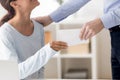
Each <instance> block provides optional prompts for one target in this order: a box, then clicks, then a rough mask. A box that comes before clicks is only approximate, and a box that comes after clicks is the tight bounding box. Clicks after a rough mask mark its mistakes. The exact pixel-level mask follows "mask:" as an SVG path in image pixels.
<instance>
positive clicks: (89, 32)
mask: <svg viewBox="0 0 120 80" xmlns="http://www.w3.org/2000/svg"><path fill="white" fill-rule="evenodd" d="M103 28H104V25H103V23H102V21H101V19H99V18H98V19H95V20H93V21H90V22H88V23H86V24H85V25H83V27H82V29H81V32H80V38H81V39H82V40H84V39H85V40H87V39H88V38H91V37H93V36H94V35H96V34H97V33H99V32H100V31H101V30H102V29H103Z"/></svg>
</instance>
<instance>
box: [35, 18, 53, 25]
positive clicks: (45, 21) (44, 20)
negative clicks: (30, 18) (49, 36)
mask: <svg viewBox="0 0 120 80" xmlns="http://www.w3.org/2000/svg"><path fill="white" fill-rule="evenodd" d="M34 19H35V20H36V21H37V22H39V23H41V24H42V25H43V26H47V25H49V24H51V23H52V22H53V21H52V19H51V17H50V16H43V17H36V18H34Z"/></svg>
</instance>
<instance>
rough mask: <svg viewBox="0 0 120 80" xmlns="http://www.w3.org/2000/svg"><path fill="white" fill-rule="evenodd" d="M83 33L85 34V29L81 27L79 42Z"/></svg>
mask: <svg viewBox="0 0 120 80" xmlns="http://www.w3.org/2000/svg"><path fill="white" fill-rule="evenodd" d="M84 32H85V28H84V27H83V28H82V29H81V30H80V39H81V40H83V36H84Z"/></svg>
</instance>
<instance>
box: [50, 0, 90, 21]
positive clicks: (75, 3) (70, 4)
mask: <svg viewBox="0 0 120 80" xmlns="http://www.w3.org/2000/svg"><path fill="white" fill-rule="evenodd" d="M89 1H90V0H68V1H67V2H66V3H63V4H62V6H60V7H59V8H58V9H57V10H55V11H54V12H52V13H51V14H50V17H51V19H52V20H53V21H54V22H59V21H61V20H63V19H65V18H66V17H68V16H69V15H71V14H73V13H75V12H76V11H78V10H79V9H80V8H81V7H83V6H84V5H85V4H86V3H87V2H89Z"/></svg>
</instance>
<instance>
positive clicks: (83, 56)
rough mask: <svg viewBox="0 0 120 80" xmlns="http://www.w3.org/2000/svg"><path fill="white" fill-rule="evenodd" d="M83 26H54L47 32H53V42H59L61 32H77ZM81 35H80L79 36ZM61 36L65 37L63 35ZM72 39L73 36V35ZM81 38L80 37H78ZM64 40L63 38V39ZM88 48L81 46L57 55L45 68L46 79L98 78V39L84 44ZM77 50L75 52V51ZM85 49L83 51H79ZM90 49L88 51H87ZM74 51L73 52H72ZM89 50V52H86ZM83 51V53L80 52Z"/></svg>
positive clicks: (63, 24) (62, 24)
mask: <svg viewBox="0 0 120 80" xmlns="http://www.w3.org/2000/svg"><path fill="white" fill-rule="evenodd" d="M81 25H82V24H76V23H75V24H73V23H72V24H70V23H69V24H65V23H61V24H54V25H51V27H48V28H47V29H45V30H46V31H52V32H51V33H52V34H51V35H53V36H52V38H53V40H58V38H59V37H60V35H58V32H59V31H60V30H63V31H67V30H75V29H80V28H81ZM78 35H79V34H78ZM61 36H64V35H63V34H62V35H61ZM68 36H70V35H68ZM71 37H73V36H72V34H71ZM78 37H79V36H78ZM62 38H63V37H62ZM83 43H84V44H85V45H86V44H88V46H85V47H82V46H84V45H81V44H82V43H81V44H80V45H79V46H77V47H75V46H73V47H72V48H69V49H68V50H67V51H66V52H65V51H64V50H62V51H60V52H59V53H58V54H56V55H55V56H54V57H53V58H52V59H51V60H50V61H49V62H48V63H47V64H46V66H45V68H46V69H45V78H49V79H50V78H52V79H53V78H58V79H66V78H74V79H75V78H87V79H96V78H97V65H96V64H97V60H96V37H93V38H91V39H90V40H89V43H85V42H83ZM73 48H75V50H74V49H73ZM81 48H82V49H83V51H81V50H79V49H81ZM86 48H88V49H86ZM71 49H73V50H71ZM86 50H88V51H86ZM80 51H81V52H80Z"/></svg>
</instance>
